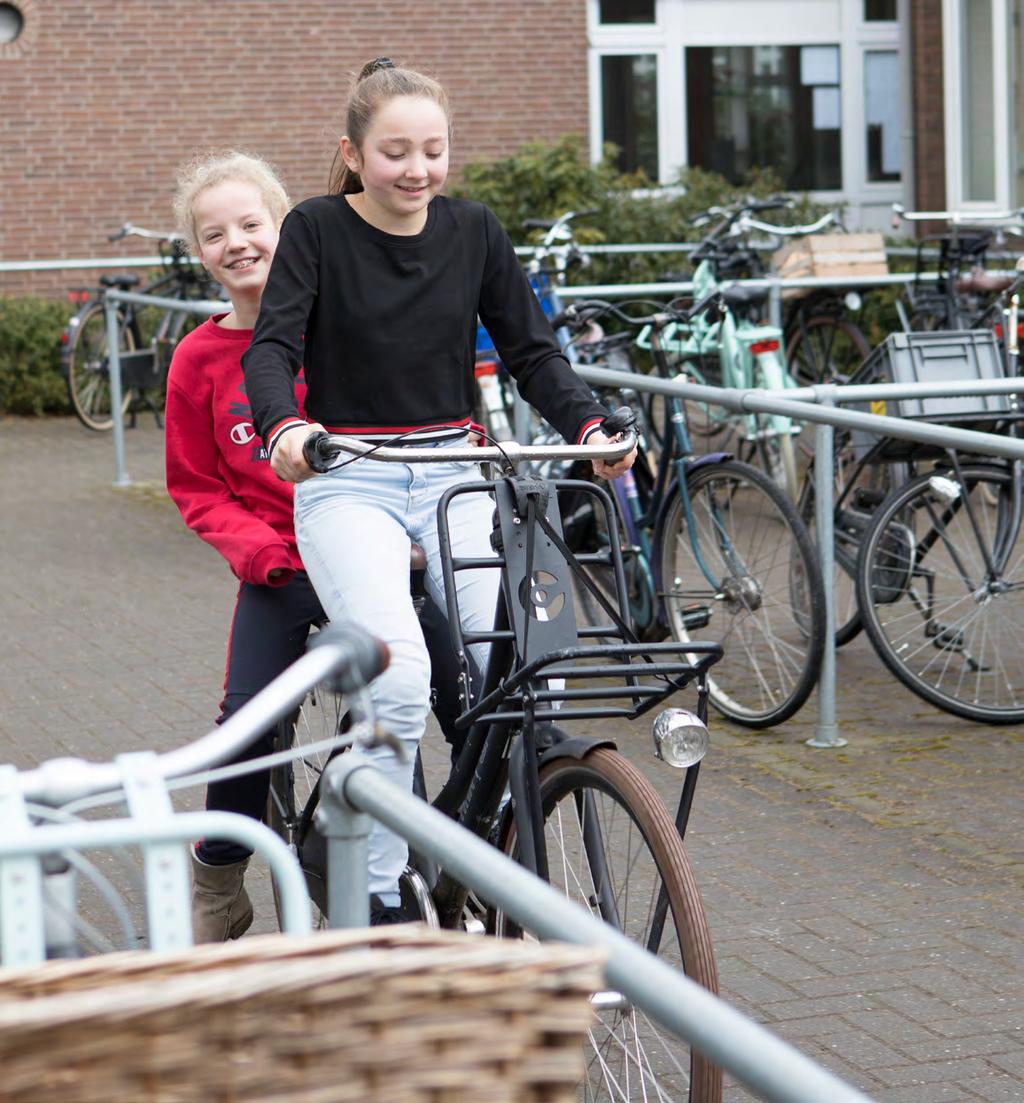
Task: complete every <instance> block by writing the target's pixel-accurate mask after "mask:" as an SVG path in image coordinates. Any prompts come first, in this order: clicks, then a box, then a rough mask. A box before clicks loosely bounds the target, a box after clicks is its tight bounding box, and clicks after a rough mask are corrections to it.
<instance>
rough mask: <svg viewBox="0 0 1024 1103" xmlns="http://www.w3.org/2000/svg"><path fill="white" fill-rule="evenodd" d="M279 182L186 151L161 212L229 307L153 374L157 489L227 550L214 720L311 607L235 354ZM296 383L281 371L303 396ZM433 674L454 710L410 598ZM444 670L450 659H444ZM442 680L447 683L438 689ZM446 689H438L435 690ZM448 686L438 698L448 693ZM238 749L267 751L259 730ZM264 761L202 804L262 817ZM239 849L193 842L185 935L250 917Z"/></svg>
mask: <svg viewBox="0 0 1024 1103" xmlns="http://www.w3.org/2000/svg"><path fill="white" fill-rule="evenodd" d="M288 208H289V202H288V196H287V195H286V194H285V190H284V188H283V186H282V184H281V182H280V180H279V179H278V177H277V175H276V174H275V173H274V170H273V169H272V168H271V167H270V166H269V165H268V164H267V163H266V162H265V161H263V160H261V159H260V158H258V157H253V156H250V155H248V154H244V153H238V152H234V151H230V152H227V153H220V154H212V155H203V156H200V157H197V158H196V159H194V160H193V161H192V162H191V163H190V164H189V165H188V166H187V167H186V168H185V169H184V170H183V171H182V172H181V174H180V176H179V180H178V188H177V191H176V193H175V197H174V212H175V215H176V218H177V223H178V226H179V227H180V230H181V232H182V233H183V234H184V235H185V236H187V237H188V239H189V240H190V242H191V243H192V245H193V248H195V250H196V252H197V254H198V256H199V259H200V261H201V262H202V264H203V267H204V268H206V270H207V271H208V272H209V273H210V275H211V276H213V278H214V279H216V280H218V281H219V282H220V284H221V286H222V287H223V288H224V291H225V293H226V294H227V297H228V298H229V299H230V300H231V310H230V311H228V312H227V313H226V314H216V315H214V316H213V317H212V318H210V319H209V320H207V321H206V322H204V323H203V324H202V325H201V326H199V327H198V328H196V329H195V330H193V331H192V332H191V333H189V334H188V335H187V336H186V337H184V338H183V339H182V341H181V342H180V343H179V345H178V346H177V348H176V349H175V353H174V359H173V361H172V363H171V369H170V373H169V375H168V380H167V414H166V425H167V438H166V469H167V489H168V492H169V493H170V495H171V498H172V499H173V500H174V502H175V504H176V505H177V506H178V508H179V509H180V510H181V514H182V516H183V517H184V519H185V523H186V524H187V525H188V526H189V528H191V529H192V530H193V531H194V532H195V533H196V534H197V535H198V536H199V537H200V538H201V539H203V540H205V541H206V542H207V543H209V544H211V545H212V546H213V547H214V548H216V549H217V551H219V552H220V554H221V555H223V556H224V558H225V559H226V560H227V561H228V564H229V565H230V567H231V569H232V571H233V572H234V573H235V575H236V576H237V577H238V579H239V589H238V598H237V602H236V605H235V611H234V616H233V619H232V625H231V634H230V637H229V643H228V655H227V670H226V674H225V686H224V689H225V693H224V699H223V701H222V703H221V711H220V716H219V718H218V723H222V722H223V721H224V720H226V719H227V718H228V717H229V716H230V715H232V714H233V713H234V712H236V711H237V710H238V709H239V708H241V707H242V705H244V704H245V703H246V702H247V701H248V700H249V699H250V698H251V697H252V696H254V695H255V694H256V693H258V692H259V691H260V690H261V689H262V688H263V687H264V686H265V685H266V684H267V683H268V682H270V681H271V680H272V679H273V678H275V677H276V676H277V675H278V674H280V673H281V671H283V670H284V669H285V667H287V666H288V665H290V664H291V663H292V662H294V661H295V660H296V659H297V658H298V657H299V656H300V655H301V654H302V652H303V650H304V648H305V644H306V638H307V636H308V634H309V631H310V628H311V627H312V626H313V625H314V624H317V623H322V622H323V619H324V614H323V611H322V609H321V607H320V603H319V601H318V600H317V597H316V594H315V593H314V592H313V588H312V586H311V585H310V583H309V580H308V578H307V577H306V573H305V571H304V570H303V566H302V560H301V559H300V557H299V553H298V550H297V549H296V546H295V530H294V526H293V520H292V508H293V506H292V499H293V487H292V484H291V483H289V482H284V481H282V480H281V479H280V478H278V476H277V475H276V474H275V473H274V471H273V470H272V469H271V466H270V463H269V461H268V458H267V452H266V449H265V448H264V446H263V442H262V441H261V440H260V438H259V437H258V436H257V435H256V432H255V430H254V428H253V424H252V420H251V414H250V410H249V402H248V399H247V397H246V393H245V382H244V379H243V377H242V367H241V357H242V353H243V352H245V350H246V349H247V348H248V347H249V343H250V341H251V339H252V330H253V326H254V324H255V322H256V317H257V314H258V313H259V308H260V298H261V295H262V293H263V288H264V285H265V284H266V281H267V274H268V272H269V271H270V262H271V260H272V259H273V257H274V252H275V249H276V247H277V241H278V230H279V227H280V225H281V222H282V220H283V219H284V216H285V214H286V213H287V212H288ZM305 390H306V388H305V383H304V382H303V380H302V378H301V377H300V378H299V379H298V380H297V381H296V384H295V399H296V402H297V403H298V406H299V409H300V410H302V409H304V400H305ZM423 627H424V634H425V636H426V637H427V643H428V647H429V649H430V652H431V656H432V660H433V663H434V670H435V673H436V675H437V688H438V692H439V708H438V713H439V716H441V718H442V727H444V728H445V729H446V734H448V727H449V726H448V724H446V723H445V718H446V717H447V714H448V713H451V716H452V718H454V715H456V714H457V712H458V703H457V700H456V694H455V677H456V675H455V673H454V672H455V670H457V667H456V665H455V659H454V655H453V654H452V653H451V647H450V643H449V642H448V639H447V624H446V623H445V622H444V620H443V618H442V617H441V616H440V614H439V612H438V610H437V608H436V607H429V608H428V609H425V610H424V622H423ZM449 672H451V673H449ZM449 689H450V692H448V691H449ZM446 694H447V695H446ZM449 698H451V700H450V701H449ZM271 734H272V733H269V732H268V733H267V734H266V735H265V736H264V737H263V739H261V740H260V741H259V742H258V743H256V744H255V745H254V746H252V747H251V748H250V750H249V751H248V752H247V754H246V755H244V756H243V757H244V758H254V757H257V756H258V755H262V754H266V753H268V752H269V751H270V749H271V745H270V736H271ZM268 784H269V778H268V775H267V773H266V772H265V771H261V772H259V773H253V774H246V775H244V776H243V777H240V778H234V779H230V780H227V781H221V782H214V783H212V784H211V785H210V786H209V789H208V791H207V798H206V806H207V808H209V809H216V810H219V811H231V812H241V813H244V814H246V815H249V816H252V817H253V818H255V819H260V818H262V816H263V814H264V811H265V809H266V804H267V793H268ZM248 863H249V852H248V851H246V850H245V849H244V848H242V847H240V846H238V845H237V844H234V843H229V842H227V841H225V840H217V839H202V840H200V842H199V843H198V844H197V845H196V848H195V851H194V854H193V866H192V868H193V889H192V925H193V934H194V938H195V940H196V941H197V942H212V941H222V940H224V939H227V938H237V937H239V936H240V935H241V934H243V933H244V932H245V930H246V929H247V928H248V927H249V925H250V924H251V922H252V917H253V912H252V904H251V902H250V900H249V897H248V894H247V893H246V891H245V885H244V875H245V869H246V866H247V865H248Z"/></svg>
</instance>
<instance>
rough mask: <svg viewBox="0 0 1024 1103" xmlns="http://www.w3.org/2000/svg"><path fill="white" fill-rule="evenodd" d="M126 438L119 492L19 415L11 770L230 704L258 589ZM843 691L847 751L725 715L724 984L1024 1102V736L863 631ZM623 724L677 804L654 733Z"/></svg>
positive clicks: (8, 728)
mask: <svg viewBox="0 0 1024 1103" xmlns="http://www.w3.org/2000/svg"><path fill="white" fill-rule="evenodd" d="M126 437H127V467H128V471H129V473H130V474H131V476H132V478H133V480H135V481H134V484H133V486H132V487H130V488H119V489H115V488H114V487H113V485H112V484H113V480H114V463H113V445H112V441H111V438H110V437H109V436H107V435H97V434H93V433H89V432H87V431H86V430H84V429H82V428H81V427H80V426H79V425H78V424H77V422H74V421H72V420H62V419H58V420H43V421H30V420H17V419H8V420H0V472H2V474H3V489H2V491H0V505H2V514H0V516H2V521H0V548H2V551H3V566H4V583H3V586H2V589H0V645H2V656H3V662H2V663H0V761H6V762H13V763H15V764H17V765H19V766H25V765H28V764H30V763H34V762H37V761H40V760H42V759H45V758H50V757H54V756H57V755H64V754H73V755H82V756H85V757H87V758H90V759H94V760H102V759H106V758H110V757H112V756H113V755H114V754H116V753H118V752H120V751H125V750H137V749H141V748H147V747H153V748H155V749H157V750H165V749H168V748H171V747H174V746H177V745H179V744H181V743H184V742H186V741H188V740H190V739H193V738H195V737H197V736H199V735H201V734H203V733H204V732H205V731H207V730H208V729H209V727H210V725H211V722H212V719H213V717H214V716H215V714H216V710H217V704H218V700H219V691H220V688H221V684H222V677H223V662H224V644H225V638H226V630H227V624H228V618H229V616H230V612H231V608H232V604H233V600H234V589H235V588H234V583H233V580H232V578H231V575H230V573H229V572H228V570H227V568H226V567H225V566H224V564H223V563H222V562H221V560H220V559H219V557H218V556H217V555H216V553H215V552H213V551H212V550H211V549H209V548H207V547H206V546H204V545H202V544H201V543H200V542H199V541H198V540H197V539H196V538H195V537H193V536H192V535H191V534H190V533H188V532H187V531H186V530H185V528H184V526H183V525H182V523H181V521H180V518H179V516H178V514H177V512H176V510H175V509H174V507H173V506H172V505H171V503H170V502H169V500H168V499H167V497H166V494H165V492H164V489H163V482H162V435H161V433H160V432H159V431H158V430H157V429H156V428H155V427H154V425H153V422H152V419H151V418H148V417H147V418H145V419H142V421H141V423H140V425H139V427H138V428H136V429H133V430H130V431H129V432H128V433H127V434H126ZM839 677H840V686H839V703H840V724H841V728H842V733H843V735H844V736H845V737H846V738H847V739H848V741H849V742H848V745H847V746H846V747H844V748H843V749H841V750H814V749H812V748H809V747H807V746H806V745H805V742H804V741H805V740H806V739H807V738H808V737H809V736H810V735H811V734H812V732H813V726H814V714H813V708H814V704H813V701H812V703H811V705H809V706H808V707H807V708H806V709H805V710H804V712H803V713H802V714H801V716H799V717H798V718H796V719H795V720H794V721H791V722H790V723H789V724H787V725H785V726H784V727H782V728H778V729H775V730H772V731H769V732H765V733H760V734H754V733H750V732H746V731H743V730H742V729H738V728H733V727H731V726H729V725H727V724H725V723H723V722H721V721H715V722H714V723H713V725H712V737H713V748H712V752H711V755H710V757H709V759H708V760H707V763H706V765H705V767H704V768H703V770H702V775H701V782H700V785H699V786H698V791H697V799H696V805H695V810H694V814H693V820H692V825H691V831H690V834H689V835H688V847H689V850H690V853H691V857H692V859H693V863H694V866H695V869H696V873H697V878H698V881H699V883H700V885H701V887H702V891H703V893H704V899H705V904H706V906H707V909H708V912H709V915H710V920H711V923H712V929H713V933H714V939H715V946H716V951H717V955H718V963H719V970H720V974H721V985H722V992H723V995H724V996H725V997H726V998H727V999H728V1000H730V1001H731V1002H732V1003H734V1004H735V1005H736V1006H738V1007H739V1008H741V1009H742V1010H743V1011H745V1012H746V1013H748V1014H749V1015H751V1016H752V1017H753V1018H755V1019H756V1020H758V1021H759V1022H761V1023H764V1024H765V1025H766V1026H768V1027H769V1028H770V1029H772V1030H773V1031H775V1032H776V1033H778V1034H779V1035H780V1036H782V1037H783V1038H786V1039H787V1040H789V1041H790V1042H792V1043H793V1044H795V1045H797V1046H798V1047H799V1048H801V1049H802V1050H803V1051H804V1052H805V1053H807V1054H809V1055H810V1056H811V1057H813V1058H815V1059H816V1060H818V1061H821V1062H822V1063H823V1064H825V1065H827V1066H828V1067H829V1068H831V1069H833V1070H834V1071H835V1072H837V1073H838V1074H839V1075H841V1076H843V1077H845V1078H846V1079H848V1080H849V1081H850V1082H851V1083H853V1084H855V1085H857V1086H858V1087H860V1088H861V1089H863V1090H864V1091H866V1092H867V1093H868V1094H869V1095H871V1096H872V1097H873V1098H875V1099H877V1100H879V1101H883V1103H961V1101H964V1103H966V1101H972V1103H974V1101H991V1103H996V1101H1002V1100H1011V1099H1024V1087H1022V1080H1024V1045H1022V1030H1021V1025H1022V1022H1024V995H1022V990H1021V980H1022V978H1024V954H1022V951H1021V946H1022V939H1021V934H1022V929H1024V910H1022V908H1021V887H1022V881H1024V878H1022V861H1021V858H1022V842H1021V836H1022V832H1021V827H1022V815H1021V801H1020V791H1021V784H1020V781H1021V758H1022V743H1024V736H1022V731H1021V729H1015V728H989V727H980V726H975V725H970V724H967V723H965V722H961V721H958V720H955V719H953V718H951V717H948V716H945V715H943V714H942V713H939V712H936V711H934V710H933V709H931V708H930V707H929V706H927V705H925V704H924V703H922V702H919V701H918V700H917V699H916V698H914V697H913V696H911V695H910V694H908V693H907V692H905V691H904V690H903V689H902V688H901V687H899V686H898V685H897V684H896V683H894V682H893V681H892V679H891V678H890V676H889V675H888V674H887V673H886V672H885V671H884V670H883V668H882V667H881V664H880V663H879V661H878V660H877V659H876V658H875V656H874V655H873V653H872V652H871V650H870V647H869V645H868V644H867V643H866V642H865V641H863V640H857V641H855V642H854V643H853V644H851V645H850V646H849V647H848V648H846V649H844V650H843V651H842V652H840V656H839ZM616 735H617V738H618V739H619V742H620V747H621V748H622V749H623V750H624V751H626V753H627V754H629V756H630V757H631V758H632V759H633V760H634V761H636V762H638V763H639V764H640V765H641V767H642V768H643V769H644V770H645V771H646V772H647V773H648V775H649V776H650V777H651V778H652V780H654V781H655V782H656V784H658V786H659V788H661V790H662V791H663V793H664V794H665V796H666V798H667V799H669V800H671V799H672V798H673V796H674V794H675V791H676V787H677V785H678V779H677V777H676V776H674V775H673V774H671V773H668V775H667V776H666V772H665V768H664V767H660V766H659V764H657V763H656V762H655V761H654V760H653V758H652V756H651V755H650V753H649V750H648V739H649V736H648V731H647V727H646V725H645V724H643V725H642V724H638V725H635V726H634V727H633V728H631V729H629V730H628V731H625V732H623V731H617V732H616ZM177 799H178V802H179V803H180V804H181V805H182V806H183V807H186V806H195V805H196V804H197V803H198V802H199V800H200V797H199V796H198V795H196V794H194V793H193V794H190V795H184V796H182V797H180V798H177ZM107 866H109V868H111V869H112V868H114V863H113V860H111V861H110V862H108V863H107V864H106V865H105V868H107ZM258 880H262V883H261V884H260V885H259V892H258V898H257V909H258V913H259V920H258V923H257V924H256V925H255V927H254V929H255V930H268V929H270V928H271V926H272V914H273V909H272V907H271V905H270V901H269V895H268V892H267V887H266V884H265V879H258ZM128 897H129V903H130V904H131V905H132V907H133V909H135V911H136V913H138V909H139V907H140V903H141V901H140V899H139V894H138V891H137V890H133V889H129V890H128ZM749 1098H751V1097H750V1096H749V1095H748V1094H747V1092H746V1091H744V1090H743V1089H741V1088H740V1087H739V1086H737V1085H735V1084H730V1085H729V1087H728V1089H727V1099H728V1100H729V1103H739V1101H741V1100H746V1099H749ZM822 1103H827V1101H822Z"/></svg>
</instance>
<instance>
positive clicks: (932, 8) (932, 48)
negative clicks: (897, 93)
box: [911, 0, 946, 225]
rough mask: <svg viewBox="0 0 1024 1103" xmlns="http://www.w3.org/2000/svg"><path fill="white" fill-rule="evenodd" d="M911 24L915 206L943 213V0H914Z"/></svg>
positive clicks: (944, 190) (944, 177)
mask: <svg viewBox="0 0 1024 1103" xmlns="http://www.w3.org/2000/svg"><path fill="white" fill-rule="evenodd" d="M911 20H912V34H913V52H914V65H913V69H914V76H913V80H914V161H915V168H914V173H915V176H914V180H915V196H914V203H915V206H916V207H917V209H918V210H922V211H941V210H944V209H945V206H946V148H945V119H944V116H943V107H942V0H912V4H911ZM929 225H930V224H929Z"/></svg>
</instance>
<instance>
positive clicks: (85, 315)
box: [61, 222, 222, 432]
mask: <svg viewBox="0 0 1024 1103" xmlns="http://www.w3.org/2000/svg"><path fill="white" fill-rule="evenodd" d="M126 237H140V238H144V239H146V240H147V241H155V242H157V244H158V247H159V250H160V256H161V258H162V267H163V271H162V274H161V275H159V276H158V277H157V278H156V279H155V280H153V281H152V282H150V283H149V284H147V285H146V286H145V287H142V286H140V285H141V283H142V280H141V277H140V276H139V275H138V274H136V273H118V274H116V275H101V276H100V280H99V286H98V287H96V288H95V289H93V291H92V292H91V294H90V295H89V297H88V298H87V299H86V300H85V301H84V302H83V303H82V305H81V306H80V307H79V309H78V310H77V311H76V312H75V315H74V316H73V317H72V319H71V320H70V322H68V324H67V326H66V328H65V329H64V332H63V334H62V336H61V370H62V372H63V374H64V378H65V380H66V382H67V388H68V398H69V399H70V401H71V408H72V409H73V410H74V412H75V416H76V417H77V418H78V420H79V421H80V422H81V423H82V424H83V425H84V426H85V427H86V428H87V429H93V430H96V431H97V432H103V431H106V430H108V429H110V428H112V426H113V424H114V420H113V413H112V409H111V400H110V361H109V354H108V344H107V321H106V310H105V300H104V295H105V293H106V292H107V290H109V289H116V290H119V291H135V292H138V293H142V294H146V295H152V296H154V297H160V298H164V299H176V300H181V301H186V300H193V299H199V300H203V299H210V300H214V299H219V298H221V297H222V296H221V292H220V287H219V285H218V284H217V283H215V282H214V281H213V280H211V279H210V278H209V277H208V275H207V274H206V272H205V270H204V269H202V268H200V267H199V266H197V265H194V264H193V263H192V261H191V260H190V258H189V255H188V252H187V249H186V248H185V243H184V242H183V241H182V240H181V239H180V238H178V237H177V236H176V235H174V234H168V233H162V232H159V231H156V230H146V229H143V228H142V227H141V226H135V225H133V224H132V223H130V222H126V223H125V224H124V225H123V226H122V227H121V228H120V229H119V230H118V231H116V232H115V233H113V234H111V235H109V237H108V239H107V240H108V241H121V240H122V239H124V238H126ZM146 311H150V312H153V313H155V314H156V315H157V317H156V321H155V324H154V323H153V322H152V321H151V319H150V318H148V317H144V313H145V312H146ZM198 321H201V319H200V318H198V317H197V316H196V315H195V314H193V313H191V312H189V311H185V310H175V309H173V308H166V307H145V306H139V305H137V304H135V303H122V304H120V305H119V306H118V309H117V327H118V353H119V357H120V363H121V385H122V388H123V390H122V394H123V403H124V412H126V413H128V412H130V413H132V414H133V415H134V414H135V413H136V412H137V411H138V410H139V409H142V408H147V409H149V410H151V411H152V412H153V414H154V416H155V417H156V420H157V424H162V420H161V417H160V411H161V409H162V404H163V389H164V384H165V382H166V380H167V369H168V368H169V367H170V363H171V354H172V353H173V352H174V347H175V345H176V344H177V343H178V341H179V340H180V339H181V337H182V336H184V334H185V333H187V332H188V331H189V330H190V329H192V328H193V327H194V326H195V325H196V324H197V322H198Z"/></svg>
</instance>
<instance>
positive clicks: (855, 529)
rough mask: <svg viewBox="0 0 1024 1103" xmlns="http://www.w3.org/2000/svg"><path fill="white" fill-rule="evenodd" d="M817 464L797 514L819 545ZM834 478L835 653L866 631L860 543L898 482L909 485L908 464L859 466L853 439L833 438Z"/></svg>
mask: <svg viewBox="0 0 1024 1103" xmlns="http://www.w3.org/2000/svg"><path fill="white" fill-rule="evenodd" d="M814 463H815V461H814V459H812V460H811V463H810V465H809V466H808V468H807V472H806V476H805V479H804V485H803V487H802V488H801V491H800V498H799V500H798V503H797V508H798V510H799V512H800V517H801V518H802V520H803V522H804V524H805V525H806V526H807V531H808V532H809V533H811V538H812V540H814V542H815V543H817V539H816V536H815V532H816V529H815V512H814V510H815V506H814V498H815V486H814V477H815V474H814V472H815V467H814ZM832 473H833V479H832V485H833V491H832V496H833V498H832V500H833V504H834V510H833V514H832V524H833V551H834V559H835V571H834V573H833V576H832V593H833V595H834V603H835V604H834V609H835V624H836V629H835V640H836V646H837V647H844V646H845V645H846V644H848V643H850V642H851V641H852V640H854V639H856V637H857V636H858V635H860V632H861V627H862V625H861V618H860V608H859V606H858V604H857V585H856V576H857V557H858V555H859V552H860V545H861V542H862V540H863V538H864V534H865V533H866V532H867V528H868V525H869V524H870V521H871V514H872V511H873V510H874V509H876V508H877V507H878V506H879V505H880V504H881V503H882V501H883V500H884V498H885V496H886V495H887V494H888V493H889V492H890V491H891V490H892V488H893V486H894V485H895V483H896V482H903V481H905V479H906V464H902V463H899V464H887V463H872V464H865V465H863V466H861V465H860V464H859V463H858V458H857V454H856V449H855V446H854V444H853V442H852V441H851V440H850V434H849V433H847V432H845V431H839V432H837V433H836V435H835V438H834V448H833V459H832Z"/></svg>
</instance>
